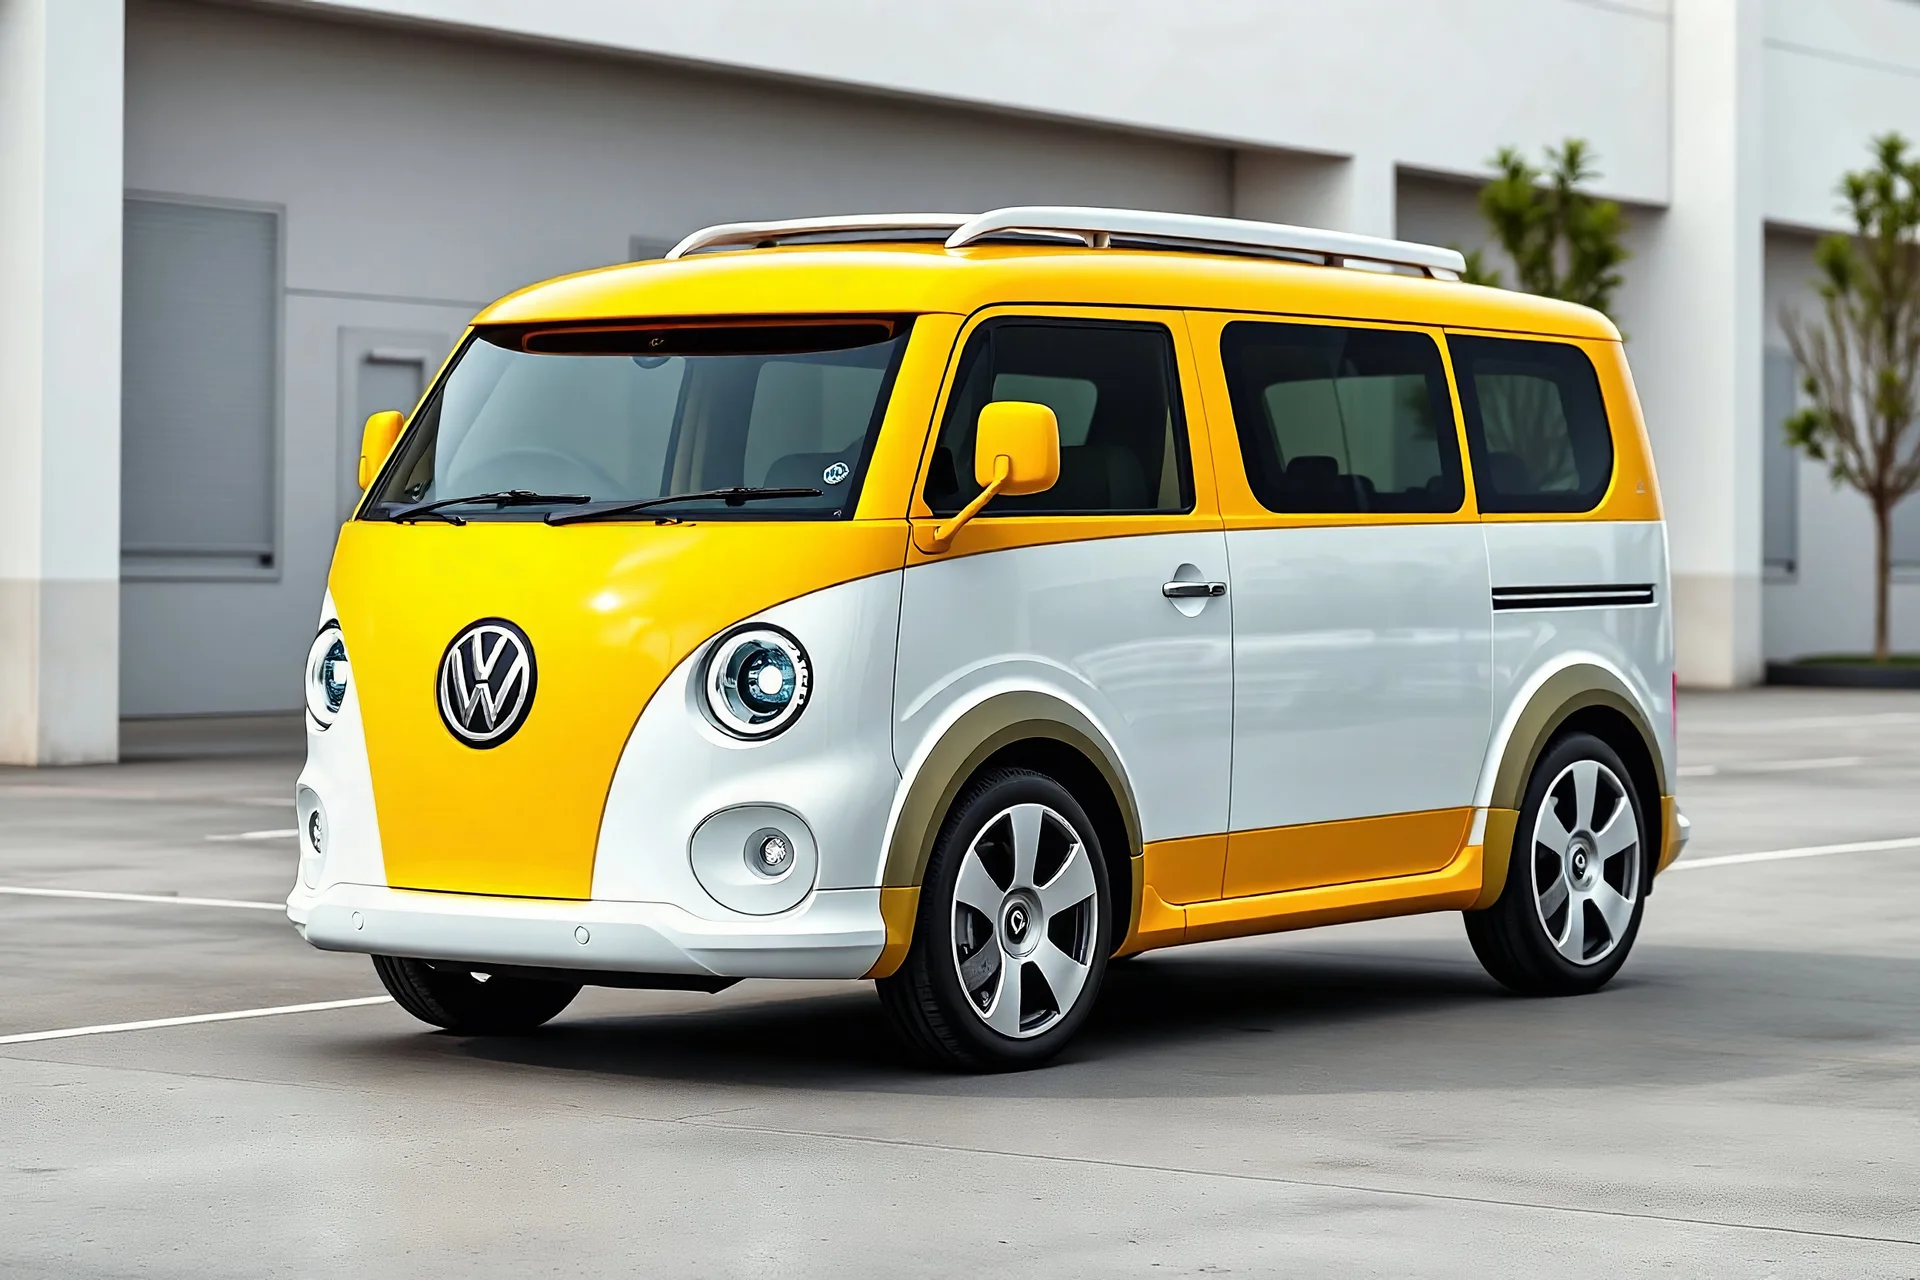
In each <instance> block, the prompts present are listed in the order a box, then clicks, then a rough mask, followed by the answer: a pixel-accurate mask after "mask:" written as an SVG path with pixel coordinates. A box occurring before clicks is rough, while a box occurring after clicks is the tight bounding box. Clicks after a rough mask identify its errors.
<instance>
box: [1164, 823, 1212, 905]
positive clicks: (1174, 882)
mask: <svg viewBox="0 0 1920 1280" xmlns="http://www.w3.org/2000/svg"><path fill="white" fill-rule="evenodd" d="M1230 839H1231V837H1229V836H1225V835H1218V836H1189V837H1186V838H1185V839H1181V840H1155V841H1154V842H1153V843H1152V844H1150V845H1148V846H1147V849H1146V853H1145V855H1144V857H1145V858H1146V860H1147V862H1146V873H1147V883H1148V884H1150V885H1152V886H1153V889H1154V892H1155V893H1157V894H1159V895H1160V898H1161V900H1162V901H1164V902H1169V903H1173V904H1175V905H1180V904H1184V903H1188V902H1210V901H1212V900H1213V899H1215V898H1218V897H1219V896H1220V886H1221V883H1222V882H1223V881H1224V880H1225V879H1226V874H1227V843H1228V841H1229V840H1230Z"/></svg>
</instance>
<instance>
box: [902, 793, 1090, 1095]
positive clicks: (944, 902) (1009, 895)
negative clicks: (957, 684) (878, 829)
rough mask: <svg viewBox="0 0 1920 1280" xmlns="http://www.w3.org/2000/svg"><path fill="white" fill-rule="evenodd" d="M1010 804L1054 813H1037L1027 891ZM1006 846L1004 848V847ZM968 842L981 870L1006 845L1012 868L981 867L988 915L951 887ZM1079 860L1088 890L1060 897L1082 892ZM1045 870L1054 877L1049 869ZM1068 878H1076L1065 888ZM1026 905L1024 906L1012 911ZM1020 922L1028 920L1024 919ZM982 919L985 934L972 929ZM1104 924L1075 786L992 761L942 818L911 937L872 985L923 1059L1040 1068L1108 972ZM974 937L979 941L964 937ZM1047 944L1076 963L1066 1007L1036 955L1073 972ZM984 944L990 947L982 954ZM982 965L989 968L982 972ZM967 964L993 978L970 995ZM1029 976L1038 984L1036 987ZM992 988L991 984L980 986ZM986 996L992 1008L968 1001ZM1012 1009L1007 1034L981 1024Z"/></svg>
mask: <svg viewBox="0 0 1920 1280" xmlns="http://www.w3.org/2000/svg"><path fill="white" fill-rule="evenodd" d="M1016 806H1018V807H1020V810H1019V811H1020V812H1022V813H1031V812H1032V810H1031V809H1030V808H1027V806H1040V807H1041V808H1042V810H1043V811H1051V815H1052V817H1046V816H1045V813H1044V812H1043V814H1042V815H1041V822H1040V826H1039V828H1038V830H1039V833H1040V834H1039V836H1038V843H1039V853H1038V854H1037V855H1036V856H1035V858H1034V859H1033V862H1034V865H1035V866H1036V867H1037V872H1036V873H1035V874H1034V875H1033V876H1032V877H1031V879H1032V881H1033V884H1034V887H1033V888H1032V889H1031V891H1029V890H1028V889H1027V888H1025V887H1024V886H1023V884H1022V882H1021V881H1020V880H1019V878H1018V868H1017V865H1016V864H1015V862H1014V855H1013V853H1012V850H1011V847H1010V845H1011V842H1012V841H1013V839H1014V838H1015V837H1014V836H1013V828H1012V826H1011V822H1012V821H1013V818H1012V815H1013V814H1014V812H1015V810H1016ZM1055 819H1057V820H1058V821H1057V822H1056V821H1055ZM1062 824H1064V826H1063V825H1062ZM1063 831H1064V832H1065V833H1067V834H1063ZM1068 834H1070V836H1071V837H1072V838H1073V839H1074V840H1077V842H1078V845H1079V851H1078V852H1077V853H1076V852H1075V851H1074V850H1073V849H1072V848H1071V847H1067V848H1066V849H1065V852H1064V853H1062V852H1061V848H1062V845H1063V842H1064V841H1066V840H1067V838H1068ZM1003 844H1005V845H1007V846H1009V847H1007V848H1005V849H1004V850H1003V849H1002V845H1003ZM976 848H977V850H978V851H977V852H975V854H974V865H975V866H976V867H977V868H979V869H982V870H985V869H986V868H987V864H988V863H989V862H994V863H996V864H1000V863H1001V862H1002V854H1003V853H1004V869H1005V870H1006V871H1007V873H1008V874H1007V875H1006V876H1005V877H1004V878H1003V877H1002V876H1000V875H998V874H994V872H993V871H991V870H988V871H987V874H988V876H989V879H990V881H991V884H992V887H993V889H994V890H995V891H998V892H999V893H1001V894H1002V895H1003V897H1002V898H1001V904H1000V906H999V907H998V908H997V909H995V912H994V916H993V918H992V919H990V920H989V919H988V917H987V914H986V912H984V911H980V910H976V909H974V908H973V907H972V906H970V905H967V903H966V902H964V901H963V900H962V899H961V898H960V897H959V896H958V895H959V893H960V891H961V890H960V879H961V873H962V868H963V866H964V865H966V864H967V863H968V854H969V851H970V850H976ZM1079 859H1084V871H1085V873H1087V874H1086V878H1087V879H1090V881H1091V885H1092V892H1091V895H1090V896H1089V897H1086V898H1079V900H1078V901H1077V902H1076V903H1074V904H1072V905H1065V906H1061V905H1060V904H1062V903H1066V902H1067V901H1068V900H1069V899H1070V898H1076V897H1078V894H1079V893H1080V892H1081V888H1082V887H1083V886H1084V883H1085V881H1084V880H1083V879H1082V878H1081V877H1082V874H1083V873H1082V871H1081V870H1080V869H1079V864H1078V860H1079ZM1049 869H1051V871H1052V874H1051V875H1048V874H1046V872H1048V871H1049ZM968 883H969V886H970V888H969V889H968V891H967V892H968V894H969V896H971V897H972V898H974V899H975V900H978V899H979V897H980V896H981V895H980V892H979V889H980V888H982V887H983V886H982V885H981V882H980V881H979V880H978V879H977V876H976V875H975V874H974V873H973V872H970V873H969V880H968ZM1069 884H1072V885H1073V886H1075V887H1074V888H1068V885H1069ZM1023 895H1025V896H1023ZM1048 897H1051V898H1052V899H1053V900H1054V903H1055V906H1056V908H1058V909H1057V910H1055V911H1053V912H1052V913H1051V914H1049V913H1048V911H1047V906H1046V902H1047V898H1048ZM1089 909H1090V912H1091V914H1089ZM1023 910H1025V911H1027V912H1030V913H1031V914H1030V915H1028V916H1021V915H1019V914H1017V913H1019V912H1021V911H1023ZM1022 919H1026V920H1027V921H1028V923H1027V924H1025V925H1022V924H1021V923H1020V921H1021V920H1022ZM1035 921H1037V922H1038V923H1037V924H1036V923H1033V922H1035ZM983 923H984V925H985V932H984V933H983V932H980V930H981V926H982V924H983ZM1112 930H1113V898H1112V893H1111V892H1110V890H1109V888H1108V885H1107V870H1106V861H1105V858H1104V857H1103V854H1102V850H1101V848H1100V837H1099V834H1098V832H1097V831H1095V829H1094V825H1093V822H1092V821H1091V820H1090V819H1089V818H1088V817H1087V812H1086V810H1085V809H1084V808H1083V807H1082V806H1081V804H1080V802H1079V801H1078V800H1076V799H1075V798H1074V796H1073V793H1072V792H1070V791H1068V790H1067V789H1066V788H1065V787H1064V786H1062V785H1060V783H1058V782H1056V781H1055V780H1054V779H1052V778H1050V777H1048V776H1047V775H1045V774H1043V773H1037V772H1035V771H1033V770H1031V769H1012V768H1010V769H995V770H992V771H990V772H988V773H986V774H983V775H982V776H980V777H979V778H976V779H975V780H974V781H973V782H971V783H969V784H968V786H967V787H966V788H965V789H964V790H963V791H962V792H961V793H960V795H959V797H958V798H957V799H955V801H954V803H953V807H952V808H951V809H950V810H949V811H948V814H947V818H946V821H945V822H944V823H942V825H941V828H940V834H939V836H938V838H937V839H936V840H935V841H934V846H933V854H932V857H931V858H930V859H929V861H928V863H927V872H926V876H925V877H924V880H923V883H922V888H921V891H920V909H919V914H918V916H917V917H916V919H915V921H914V930H913V943H912V945H911V947H909V948H908V951H907V957H906V959H905V961H903V962H902V964H901V966H900V968H899V970H898V971H897V972H896V973H894V974H893V975H892V976H891V977H887V978H882V979H880V981H879V983H878V984H877V985H878V987H879V991H880V1002H881V1005H882V1006H883V1007H884V1008H885V1009H886V1011H887V1014H888V1017H889V1019H890V1021H891V1022H892V1023H893V1026H894V1029H895V1030H896V1031H897V1032H898V1033H899V1034H900V1036H901V1038H902V1039H903V1040H904V1041H905V1042H906V1044H907V1046H908V1048H909V1049H911V1050H913V1051H914V1052H915V1053H916V1055H917V1056H919V1057H920V1058H921V1059H922V1060H924V1061H926V1062H928V1063H929V1064H930V1065H933V1066H937V1067H941V1068H944V1069H947V1070H960V1071H1015V1070H1020V1069H1023V1068H1027V1067H1034V1066H1038V1065H1039V1064H1041V1063H1043V1062H1045V1061H1046V1060H1047V1059H1049V1058H1051V1057H1053V1056H1054V1055H1055V1054H1057V1053H1059V1052H1060V1050H1061V1049H1062V1048H1063V1047H1065V1045H1066V1043H1067V1041H1069V1040H1071V1039H1072V1038H1073V1036H1074V1033H1075V1032H1077V1031H1078V1030H1079V1029H1080V1026H1081V1024H1082V1023H1084V1022H1085V1021H1086V1020H1087V1015H1088V1013H1089V1012H1090V1011H1091V1009H1092V1008H1093V1004H1094V1001H1095V1000H1096V999H1097V998H1098V997H1099V993H1100V981H1101V979H1102V977H1103V976H1104V975H1105V972H1106V965H1107V953H1108V952H1109V951H1110V950H1112V946H1113V943H1112V936H1113V934H1112ZM962 934H965V935H967V937H968V939H969V941H968V942H965V943H963V942H962V940H961V935H962ZM975 937H977V938H978V941H977V943H976V942H973V941H972V939H974V938H975ZM1047 946H1052V947H1054V948H1055V949H1056V950H1057V951H1058V952H1059V953H1060V954H1061V955H1065V956H1066V957H1067V958H1068V959H1070V960H1072V961H1074V965H1075V967H1074V969H1073V970H1071V971H1070V976H1078V977H1080V980H1081V985H1080V987H1079V990H1078V991H1077V992H1075V993H1074V994H1073V995H1072V996H1071V998H1070V999H1068V1000H1067V1001H1066V1003H1067V1004H1068V1007H1067V1008H1065V1009H1060V1008H1058V1007H1057V1006H1058V1005H1059V1004H1060V1003H1061V1001H1060V1000H1059V999H1058V998H1057V997H1055V996H1054V995H1053V989H1052V984H1051V983H1050V982H1049V980H1048V979H1047V977H1046V975H1045V974H1044V973H1042V972H1040V965H1041V962H1042V960H1043V959H1044V960H1045V961H1047V962H1048V963H1052V964H1054V965H1055V967H1056V972H1069V971H1063V970H1060V969H1059V968H1058V961H1057V958H1056V957H1055V956H1054V954H1053V953H1052V952H1047V953H1044V954H1043V952H1042V951H1041V950H1040V948H1043V947H1047ZM968 947H971V949H970V950H969V949H967V948H968ZM1022 947H1028V948H1031V949H1030V950H1028V951H1026V952H1025V954H1024V955H1020V954H1017V953H1018V952H1019V951H1020V948H1022ZM989 948H993V950H991V952H989ZM963 951H965V955H964V956H963V954H962V953H963ZM982 962H984V963H986V964H987V965H989V966H991V967H990V968H989V969H986V970H983V969H981V968H980V967H979V965H980V964H981V963H982ZM963 965H964V966H966V968H967V970H968V972H969V974H971V975H975V976H976V977H977V975H979V974H980V973H982V972H988V973H989V974H997V976H989V977H987V978H986V979H985V980H984V982H982V984H981V985H980V986H977V987H976V988H975V989H974V994H972V995H970V994H969V991H968V989H967V987H966V986H964V985H963V979H962V976H961V975H962V967H963ZM1029 971H1031V972H1029ZM1009 978H1011V979H1012V980H1013V981H1014V982H1015V983H1016V984H1017V985H1016V986H1015V988H1013V990H1012V998H1013V1001H1014V1003H1012V1004H1011V1005H1009V1004H1006V1003H1003V1001H1005V1000H1006V999H1007V998H1008V987H1007V985H1006V984H1007V981H1008V979H1009ZM1036 980H1037V982H1038V986H1035V985H1034V983H1035V982H1036ZM1063 985H1064V984H1063ZM988 987H992V988H993V990H992V992H991V993H990V994H989V995H982V994H981V993H982V992H986V991H987V988H988ZM988 999H990V1001H991V1003H990V1004H989V1005H987V1007H988V1008H990V1009H991V1010H992V1011H993V1012H992V1014H991V1015H990V1014H989V1013H988V1012H984V1011H983V1007H982V1004H981V1003H977V1002H976V1001H984V1000H988ZM1049 1002H1051V1006H1052V1007H1049ZM1030 1009H1031V1010H1032V1012H1031V1014H1030V1015H1029V1014H1028V1010H1030ZM1009 1013H1010V1014H1011V1019H1010V1021H1011V1023H1012V1024H1016V1030H1015V1033H1014V1034H1005V1033H1004V1032H1003V1031H1002V1030H997V1029H996V1028H995V1026H992V1025H989V1018H990V1017H992V1018H993V1019H994V1020H995V1021H997V1022H999V1023H1001V1025H1003V1026H1004V1025H1008V1024H1009V1018H1008V1015H1009Z"/></svg>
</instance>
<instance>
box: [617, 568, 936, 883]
mask: <svg viewBox="0 0 1920 1280" xmlns="http://www.w3.org/2000/svg"><path fill="white" fill-rule="evenodd" d="M900 589H901V575H900V574H899V573H897V572H895V573H883V574H877V575H875V576H873V577H870V578H861V579H857V580H856V581H853V582H847V583H842V584H841V585H839V586H836V587H829V588H827V589H826V590H824V591H816V592H814V593H813V594H811V595H806V596H802V597H800V598H799V599H797V600H789V601H788V602H786V603H785V604H782V605H776V606H775V607H773V608H771V609H768V610H765V611H764V612H762V613H758V614H755V615H754V618H753V620H754V621H756V622H768V623H772V624H773V625H775V626H777V627H781V628H783V629H785V630H786V631H788V632H790V633H791V634H792V635H794V636H795V637H797V638H798V639H799V641H800V643H801V644H802V645H804V646H805V647H806V650H807V656H808V658H809V659H810V660H811V662H812V664H813V692H812V694H811V696H810V697H809V699H808V703H807V708H806V710H805V711H803V712H802V713H801V714H800V716H799V718H797V719H796V720H795V721H794V722H793V725H792V727H790V728H789V729H787V730H786V731H785V732H783V733H780V734H777V735H775V736H774V737H772V738H769V739H766V740H765V741H761V742H743V741H741V740H740V739H738V738H732V737H729V736H728V735H726V734H724V733H722V732H720V730H718V729H716V728H714V727H713V726H712V725H711V724H710V723H708V721H707V719H706V717H705V716H704V715H702V714H701V712H700V710H699V708H698V707H697V705H696V704H695V701H694V698H695V689H694V682H695V680H696V679H697V678H698V675H699V668H700V665H701V663H702V662H703V660H704V659H705V657H706V651H707V646H705V645H702V646H701V647H700V648H699V649H698V650H696V651H695V652H694V653H693V654H692V656H690V657H689V658H688V659H687V660H686V661H685V662H682V663H681V664H680V665H679V666H678V667H676V668H675V669H674V671H673V673H672V674H671V675H669V676H668V677H667V678H666V680H665V681H664V682H662V684H661V686H660V689H659V691H658V692H657V693H655V694H654V695H653V699H652V701H651V702H649V703H648V704H647V708H646V710H645V711H643V712H641V714H640V718H639V720H638V721H637V722H636V723H635V724H634V726H633V733H632V735H631V736H630V737H629V738H628V740H627V745H626V749H625V750H624V751H622V752H621V756H620V764H619V766H618V768H616V769H615V771H614V775H613V783H612V785H611V786H610V788H609V789H608V793H607V807H606V812H605V814H604V815H603V816H602V818H601V820H600V842H599V846H598V849H597V851H596V853H595V855H594V862H593V896H594V898H595V899H604V900H608V901H618V902H668V903H673V904H675V905H677V906H679V907H681V908H683V909H684V910H686V911H689V912H691V913H692V914H694V915H696V916H700V917H702V918H705V919H708V920H732V919H740V920H749V919H755V918H763V917H752V916H744V915H740V914H739V913H737V912H733V911H729V910H728V909H727V908H725V907H723V906H721V905H720V904H719V903H718V902H716V901H714V900H713V899H712V898H711V897H710V896H708V894H707V892H706V890H704V889H702V888H701V887H700V882H699V881H698V880H696V879H695V878H694V874H693V864H692V860H691V854H690V842H691V839H692V836H693V832H694V829H695V828H697V827H698V826H699V825H700V824H701V823H702V822H704V821H705V820H706V819H707V817H708V815H710V814H713V813H715V812H718V811H719V810H721V809H726V808H730V807H732V806H735V805H749V804H750V805H774V806H778V807H781V808H785V809H790V810H792V811H793V812H794V813H797V814H799V815H800V817H801V818H802V819H804V820H805V822H806V824H807V827H808V828H809V830H810V831H811V832H812V834H813V837H814V840H815V841H816V842H817V845H818V848H819V864H820V871H819V880H818V885H817V887H818V888H820V889H848V888H858V889H865V888H872V887H873V886H876V885H878V884H879V883H880V879H879V875H880V863H881V858H882V851H883V850H884V848H885V842H886V826H887V814H888V812H889V810H890V808H891V806H892V804H893V797H894V791H895V790H896V789H897V787H898V786H899V783H900V771H899V769H898V768H896V767H895V765H894V761H893V754H892V743H891V739H890V730H891V723H892V719H891V715H892V709H893V690H892V688H891V687H890V685H889V682H888V679H887V672H888V671H889V670H890V669H891V668H892V665H893V648H894V638H895V636H896V634H897V633H898V631H899V626H900ZM729 629H730V628H729ZM802 905H804V902H803V904H802ZM795 909H796V910H798V909H799V908H795Z"/></svg>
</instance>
